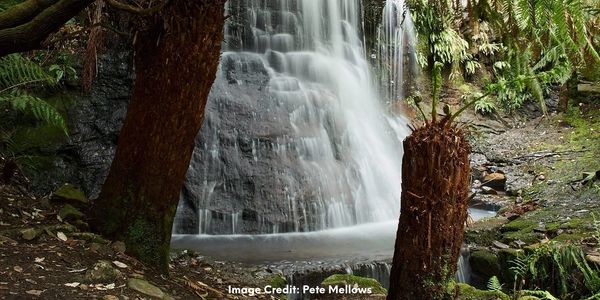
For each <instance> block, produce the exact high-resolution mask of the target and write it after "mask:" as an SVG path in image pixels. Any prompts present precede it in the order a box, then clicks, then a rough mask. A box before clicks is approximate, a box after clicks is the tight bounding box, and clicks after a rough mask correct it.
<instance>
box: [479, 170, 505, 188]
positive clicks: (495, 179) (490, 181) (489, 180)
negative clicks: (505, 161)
mask: <svg viewBox="0 0 600 300" xmlns="http://www.w3.org/2000/svg"><path fill="white" fill-rule="evenodd" d="M483 185H484V186H489V187H491V188H500V189H504V186H505V185H506V175H504V174H502V173H498V172H496V173H490V174H487V175H485V177H484V178H483Z"/></svg>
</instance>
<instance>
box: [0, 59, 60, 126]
mask: <svg viewBox="0 0 600 300" xmlns="http://www.w3.org/2000/svg"><path fill="white" fill-rule="evenodd" d="M64 73H65V72H64V70H63V69H61V68H60V67H59V66H57V65H53V66H51V68H50V69H49V70H48V71H46V70H44V69H43V68H42V67H41V66H40V65H38V64H36V63H34V62H32V61H31V60H28V59H26V58H24V57H23V56H21V55H19V54H12V55H8V56H6V57H3V58H0V105H8V106H9V107H11V108H12V109H13V110H16V111H20V112H22V113H30V114H32V115H33V116H34V117H35V118H36V119H38V120H40V121H43V122H45V123H47V124H52V125H55V126H57V127H60V128H61V129H62V130H63V131H64V132H65V134H66V133H67V126H66V123H65V120H64V118H63V117H62V115H61V114H60V113H59V112H58V111H57V110H56V109H55V108H54V107H53V106H52V105H50V104H49V103H47V102H46V101H44V100H42V99H40V98H38V97H36V96H34V95H32V94H31V93H29V92H30V89H31V88H32V87H44V86H47V87H53V86H56V85H57V84H58V83H59V82H60V80H61V79H62V78H63V76H64Z"/></svg>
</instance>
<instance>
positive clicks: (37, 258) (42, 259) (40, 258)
mask: <svg viewBox="0 0 600 300" xmlns="http://www.w3.org/2000/svg"><path fill="white" fill-rule="evenodd" d="M44 259H46V258H45V257H36V258H35V262H36V263H41V262H43V261H44Z"/></svg>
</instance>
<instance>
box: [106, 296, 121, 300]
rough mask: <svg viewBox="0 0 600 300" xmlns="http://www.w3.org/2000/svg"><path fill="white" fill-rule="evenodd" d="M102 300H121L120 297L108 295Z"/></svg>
mask: <svg viewBox="0 0 600 300" xmlns="http://www.w3.org/2000/svg"><path fill="white" fill-rule="evenodd" d="M102 300H119V297H117V296H115V295H106V296H104V297H102Z"/></svg>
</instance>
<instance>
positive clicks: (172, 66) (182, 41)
mask: <svg viewBox="0 0 600 300" xmlns="http://www.w3.org/2000/svg"><path fill="white" fill-rule="evenodd" d="M224 2H225V0H205V1H186V0H172V1H170V2H169V4H168V5H167V6H166V7H165V8H164V9H163V11H162V12H161V15H160V16H155V17H152V18H150V19H148V20H146V21H148V23H147V24H148V25H147V27H146V28H147V29H146V30H144V31H141V32H138V34H137V37H136V44H135V70H136V71H135V72H136V79H135V86H134V91H133V96H132V99H131V101H130V104H129V107H128V112H127V116H126V118H125V122H124V125H123V128H122V130H121V133H120V136H119V142H118V145H117V151H116V154H115V158H114V160H113V163H112V166H111V169H110V172H109V175H108V178H107V179H106V182H105V183H104V186H103V188H102V193H101V195H100V198H99V199H98V200H97V201H96V202H95V207H94V210H93V217H94V222H93V225H94V228H95V229H96V230H97V231H99V232H100V233H102V234H103V235H105V236H107V237H110V238H114V239H117V240H122V241H124V242H125V244H126V246H127V252H128V253H129V254H130V255H132V256H135V257H137V258H138V259H140V260H141V261H142V262H144V263H146V264H148V265H150V266H153V267H156V268H158V269H160V270H161V271H163V272H166V271H168V254H169V244H170V240H171V230H172V225H173V219H174V217H175V211H176V208H177V202H178V200H179V193H180V190H181V187H182V185H183V181H184V179H185V174H186V171H187V169H188V166H189V162H190V159H191V155H192V152H193V150H194V141H195V137H196V135H197V133H198V131H199V129H200V126H201V125H202V121H203V118H204V107H205V104H206V100H207V97H208V94H209V91H210V88H211V86H212V83H213V81H214V79H215V73H216V69H217V65H218V62H219V55H220V47H221V41H222V38H223V24H224Z"/></svg>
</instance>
